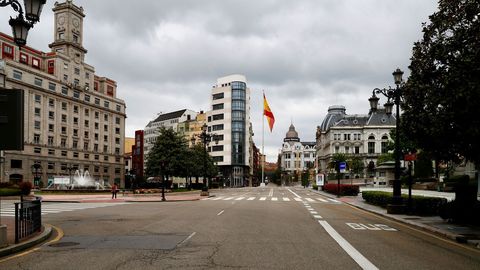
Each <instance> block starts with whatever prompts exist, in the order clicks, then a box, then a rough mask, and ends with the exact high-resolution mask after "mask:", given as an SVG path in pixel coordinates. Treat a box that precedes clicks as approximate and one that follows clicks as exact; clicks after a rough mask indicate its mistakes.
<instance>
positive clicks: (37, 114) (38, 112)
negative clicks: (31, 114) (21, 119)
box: [35, 108, 41, 116]
mask: <svg viewBox="0 0 480 270" xmlns="http://www.w3.org/2000/svg"><path fill="white" fill-rule="evenodd" d="M40 114H41V113H40V108H35V116H40Z"/></svg>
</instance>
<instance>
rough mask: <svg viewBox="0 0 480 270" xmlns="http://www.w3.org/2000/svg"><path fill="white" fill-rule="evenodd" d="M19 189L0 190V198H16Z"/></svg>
mask: <svg viewBox="0 0 480 270" xmlns="http://www.w3.org/2000/svg"><path fill="white" fill-rule="evenodd" d="M20 192H21V191H20V189H18V188H12V187H8V188H0V196H18V195H20Z"/></svg>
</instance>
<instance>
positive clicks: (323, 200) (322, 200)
mask: <svg viewBox="0 0 480 270" xmlns="http://www.w3.org/2000/svg"><path fill="white" fill-rule="evenodd" d="M317 200H319V201H321V202H328V201H327V200H325V199H322V198H317Z"/></svg>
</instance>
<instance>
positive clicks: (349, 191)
mask: <svg viewBox="0 0 480 270" xmlns="http://www.w3.org/2000/svg"><path fill="white" fill-rule="evenodd" d="M323 190H324V191H326V192H328V193H332V194H337V193H338V185H337V184H326V185H324V186H323ZM359 192H360V189H359V187H358V186H357V185H346V184H340V195H341V196H357V195H358V193H359Z"/></svg>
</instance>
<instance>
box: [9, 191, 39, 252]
mask: <svg viewBox="0 0 480 270" xmlns="http://www.w3.org/2000/svg"><path fill="white" fill-rule="evenodd" d="M41 229H42V201H41V200H40V198H37V199H36V200H34V201H22V202H18V203H15V244H18V242H19V241H20V239H23V238H26V237H29V236H30V235H32V234H34V233H36V232H39V231H40V230H41Z"/></svg>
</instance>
